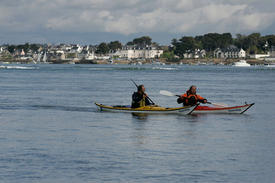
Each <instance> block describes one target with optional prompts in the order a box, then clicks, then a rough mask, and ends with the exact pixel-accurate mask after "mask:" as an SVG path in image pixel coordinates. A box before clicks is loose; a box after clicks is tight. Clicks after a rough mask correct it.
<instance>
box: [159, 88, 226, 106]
mask: <svg viewBox="0 0 275 183" xmlns="http://www.w3.org/2000/svg"><path fill="white" fill-rule="evenodd" d="M159 93H160V94H161V95H165V96H169V97H180V95H176V94H174V93H172V92H170V91H166V90H160V91H159ZM206 103H207V104H212V105H214V106H217V107H227V105H226V104H225V105H223V104H218V103H213V102H206Z"/></svg>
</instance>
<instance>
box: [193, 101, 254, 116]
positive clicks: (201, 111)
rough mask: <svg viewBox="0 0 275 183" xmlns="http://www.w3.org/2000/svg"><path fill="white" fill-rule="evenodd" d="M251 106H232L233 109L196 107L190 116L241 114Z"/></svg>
mask: <svg viewBox="0 0 275 183" xmlns="http://www.w3.org/2000/svg"><path fill="white" fill-rule="evenodd" d="M253 105H254V103H252V104H245V105H242V106H233V107H211V106H201V105H199V106H197V107H196V108H195V110H194V111H193V112H192V114H204V113H212V114H218V113H220V114H243V113H244V112H245V111H247V110H248V109H249V108H250V107H251V106H253Z"/></svg>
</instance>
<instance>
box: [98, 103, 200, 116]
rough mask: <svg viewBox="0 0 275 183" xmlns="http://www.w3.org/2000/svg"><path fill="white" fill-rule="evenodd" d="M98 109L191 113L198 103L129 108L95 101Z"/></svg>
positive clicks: (153, 112) (149, 112) (152, 112)
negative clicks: (178, 105) (173, 106)
mask: <svg viewBox="0 0 275 183" xmlns="http://www.w3.org/2000/svg"><path fill="white" fill-rule="evenodd" d="M95 105H96V106H97V107H98V109H99V110H100V111H109V112H128V113H148V114H191V113H192V112H193V111H194V109H195V108H196V107H197V106H198V105H194V106H185V107H175V108H165V107H160V106H144V107H138V108H131V107H129V106H106V105H103V104H98V103H95Z"/></svg>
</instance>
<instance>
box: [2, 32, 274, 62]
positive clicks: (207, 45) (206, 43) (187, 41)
mask: <svg viewBox="0 0 275 183" xmlns="http://www.w3.org/2000/svg"><path fill="white" fill-rule="evenodd" d="M266 43H268V44H266ZM152 44H153V45H156V46H157V45H158V44H157V43H155V42H152V38H151V37H149V36H142V37H139V38H135V39H133V40H132V41H129V42H128V43H127V44H126V45H127V46H131V45H137V46H141V47H143V46H146V45H152ZM171 44H172V46H171V47H170V49H169V50H167V51H165V52H164V57H169V58H172V57H174V55H177V56H179V57H182V56H183V55H184V53H188V52H193V51H195V50H196V49H200V50H201V49H204V50H206V51H207V52H208V53H210V54H211V53H212V52H213V51H214V50H215V49H216V48H221V49H225V48H227V47H228V46H230V45H235V46H236V47H237V48H242V49H244V50H245V51H246V52H247V53H250V54H256V53H265V52H267V51H268V50H269V48H270V47H271V46H272V45H273V46H275V35H265V36H262V35H261V34H260V33H252V34H249V35H243V34H236V37H235V38H233V37H232V35H231V33H222V34H219V33H208V34H204V35H199V36H195V37H193V36H183V37H181V38H179V39H172V41H171ZM41 46H43V45H41V44H29V43H26V44H22V45H8V46H7V49H8V51H9V52H10V53H14V51H15V50H22V49H23V50H24V51H25V52H26V51H29V50H32V51H37V50H38V49H39V48H40V47H41ZM122 46H123V44H122V43H121V42H120V41H111V42H109V43H106V42H102V43H100V44H99V45H97V46H96V51H95V52H96V53H97V54H106V53H109V52H110V51H116V50H117V49H121V48H122Z"/></svg>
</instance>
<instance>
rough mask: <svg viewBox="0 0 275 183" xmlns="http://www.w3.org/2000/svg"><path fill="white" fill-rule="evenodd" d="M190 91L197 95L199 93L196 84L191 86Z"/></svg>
mask: <svg viewBox="0 0 275 183" xmlns="http://www.w3.org/2000/svg"><path fill="white" fill-rule="evenodd" d="M188 92H189V93H190V94H193V95H195V94H196V93H197V87H196V86H195V85H192V86H190V88H189V90H188Z"/></svg>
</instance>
